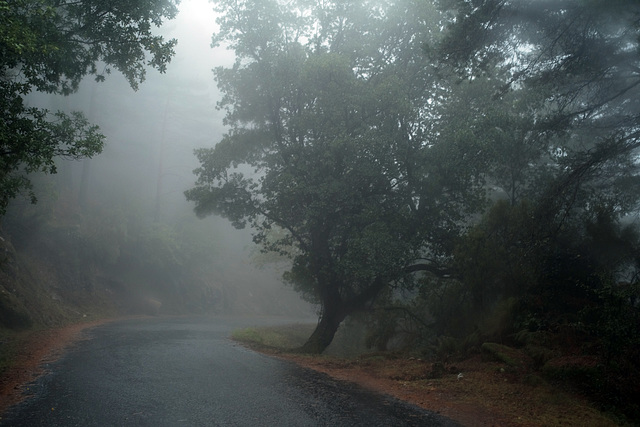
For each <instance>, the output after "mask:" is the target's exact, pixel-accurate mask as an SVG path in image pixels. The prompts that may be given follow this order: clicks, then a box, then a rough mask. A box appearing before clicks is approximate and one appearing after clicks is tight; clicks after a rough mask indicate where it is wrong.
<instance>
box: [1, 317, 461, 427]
mask: <svg viewBox="0 0 640 427" xmlns="http://www.w3.org/2000/svg"><path fill="white" fill-rule="evenodd" d="M246 324H247V321H246V320H245V321H241V320H234V319H225V318H188V319H187V318H177V319H176V318H157V319H142V320H127V321H122V322H116V323H111V324H107V325H103V326H100V327H97V328H95V329H93V330H91V331H90V332H89V333H88V335H89V339H88V340H84V341H79V342H78V343H77V344H75V345H74V346H73V347H72V348H71V349H70V350H69V351H68V352H67V353H66V355H65V356H63V357H62V358H61V359H60V360H58V361H57V362H55V363H52V364H50V365H49V366H47V370H48V371H49V373H48V374H46V375H44V376H42V377H40V378H39V379H38V380H37V381H36V382H34V383H33V384H31V385H30V386H29V393H31V394H33V396H31V397H30V398H29V399H27V400H25V401H24V402H23V403H21V404H19V405H17V406H15V407H13V408H11V409H10V410H9V411H8V413H6V414H5V415H4V417H3V419H2V421H1V422H0V425H1V426H29V427H34V426H47V427H53V426H83V427H85V426H154V427H155V426H367V427H373V426H394V427H395V426H453V425H456V424H455V423H453V422H451V421H448V420H446V419H444V418H442V417H440V416H438V415H435V414H432V413H429V412H426V411H423V410H421V409H419V408H417V407H415V406H411V405H408V404H405V403H403V402H400V401H398V400H395V399H393V398H390V397H386V396H382V395H378V394H374V393H372V392H369V391H366V390H363V389H361V388H359V387H357V386H354V385H351V384H349V383H344V382H340V381H336V380H333V379H331V378H330V377H328V376H326V375H324V374H320V373H316V372H314V371H310V370H307V369H303V368H300V367H298V366H297V365H295V364H293V363H290V362H286V361H282V360H278V359H274V358H271V357H268V356H265V355H262V354H259V353H255V352H253V351H250V350H247V349H245V348H243V347H242V346H239V345H237V344H235V343H234V342H232V341H230V340H229V339H228V336H229V334H230V332H231V331H232V330H233V329H234V328H238V327H241V326H244V325H246ZM253 324H256V322H255V321H254V322H253Z"/></svg>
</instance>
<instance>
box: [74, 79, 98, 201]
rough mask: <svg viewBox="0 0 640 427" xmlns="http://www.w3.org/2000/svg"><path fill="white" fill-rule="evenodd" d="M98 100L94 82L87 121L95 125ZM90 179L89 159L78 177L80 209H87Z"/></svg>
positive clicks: (96, 87) (83, 162)
mask: <svg viewBox="0 0 640 427" xmlns="http://www.w3.org/2000/svg"><path fill="white" fill-rule="evenodd" d="M97 98H98V83H97V82H94V83H93V87H92V88H91V98H90V100H89V116H88V117H87V119H88V120H89V122H90V123H95V118H96V100H97ZM90 179H91V159H84V160H83V161H82V175H81V176H80V189H79V190H78V204H79V205H80V207H82V208H86V207H87V201H88V198H89V181H90Z"/></svg>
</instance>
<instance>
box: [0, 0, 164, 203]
mask: <svg viewBox="0 0 640 427" xmlns="http://www.w3.org/2000/svg"><path fill="white" fill-rule="evenodd" d="M176 5H177V2H176V1H174V0H137V1H129V2H115V3H114V2H106V1H100V0H97V1H92V0H88V1H53V0H12V1H0V108H1V111H2V119H1V122H0V154H1V156H0V213H2V212H4V210H5V208H6V206H7V203H8V201H9V200H10V199H11V198H13V197H15V196H16V195H17V194H19V193H20V192H21V191H24V190H29V189H30V182H29V179H28V178H27V175H28V174H29V173H31V172H34V171H44V172H49V173H54V172H55V170H56V168H55V164H54V158H56V157H66V158H74V159H78V158H84V157H91V156H93V155H95V154H97V153H99V152H100V151H101V149H102V145H103V143H104V137H103V136H102V135H101V134H100V132H99V130H98V128H97V127H96V126H93V125H91V124H90V123H89V122H88V121H87V120H86V119H85V118H84V116H83V115H82V114H81V113H73V114H71V115H69V114H65V113H62V112H49V111H47V110H45V109H41V108H36V107H30V106H29V105H28V104H27V103H26V102H25V99H24V97H25V96H26V95H28V94H29V93H32V92H43V93H55V94H62V95H68V94H70V93H73V92H74V91H76V90H77V89H78V85H79V83H80V81H81V80H82V79H83V78H84V77H85V76H87V75H93V76H95V78H96V80H98V81H102V80H104V78H105V75H107V74H109V73H110V72H111V69H112V68H113V69H116V70H118V71H119V72H121V73H122V74H123V75H124V76H125V77H126V78H127V80H128V81H129V84H130V85H131V87H132V88H133V89H137V87H138V84H139V83H140V82H142V81H143V80H144V77H145V73H146V67H147V66H151V67H153V68H156V69H157V70H159V71H160V72H164V71H165V69H166V65H167V63H168V62H169V61H170V60H171V57H172V56H173V54H174V51H173V48H174V46H175V45H176V43H177V42H176V40H169V41H165V40H164V39H163V38H162V37H161V36H158V35H154V34H153V27H154V26H159V25H161V24H162V22H163V20H164V19H171V18H173V17H174V16H175V15H176V13H177V7H176ZM30 194H31V197H32V199H33V200H35V195H34V194H33V192H30Z"/></svg>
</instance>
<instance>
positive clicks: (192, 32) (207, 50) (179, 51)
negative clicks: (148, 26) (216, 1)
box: [162, 0, 233, 81]
mask: <svg viewBox="0 0 640 427" xmlns="http://www.w3.org/2000/svg"><path fill="white" fill-rule="evenodd" d="M179 10H180V13H179V14H178V16H177V17H176V19H174V20H173V21H168V22H165V24H164V25H163V28H164V29H163V30H162V33H163V34H164V35H165V37H166V38H177V39H178V46H177V47H176V57H175V58H174V59H173V60H172V64H171V65H170V69H169V70H168V72H171V68H173V65H174V63H175V67H176V68H178V70H179V71H178V74H183V73H189V74H190V75H191V76H192V77H194V78H195V77H197V78H201V79H207V80H210V81H212V80H213V74H212V73H211V69H212V68H214V67H215V66H218V65H228V66H230V65H231V64H232V63H233V53H232V52H230V51H228V50H226V49H224V48H216V49H212V48H211V35H212V34H213V33H214V31H216V28H217V26H216V24H215V14H214V12H213V7H212V4H211V3H210V2H209V1H208V0H182V1H181V2H180V5H179Z"/></svg>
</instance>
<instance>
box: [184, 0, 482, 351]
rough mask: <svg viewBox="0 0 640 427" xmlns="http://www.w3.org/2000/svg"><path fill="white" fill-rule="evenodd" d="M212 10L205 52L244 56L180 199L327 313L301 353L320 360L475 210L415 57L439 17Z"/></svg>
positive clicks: (349, 5) (404, 4) (461, 162)
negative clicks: (248, 234) (260, 252)
mask: <svg viewBox="0 0 640 427" xmlns="http://www.w3.org/2000/svg"><path fill="white" fill-rule="evenodd" d="M216 7H217V10H218V12H219V13H221V18H220V19H219V20H218V23H219V24H220V32H219V33H218V34H216V35H215V36H214V43H219V42H223V41H224V42H227V43H228V44H229V46H230V47H231V48H233V49H234V50H235V52H236V55H237V61H236V63H235V64H234V66H233V67H231V68H218V69H216V70H215V75H216V79H217V81H218V86H219V88H220V89H221V90H222V92H223V94H224V97H223V100H222V101H221V102H220V104H219V106H220V107H221V108H225V109H226V111H227V116H226V124H227V125H229V126H230V131H229V132H228V134H226V135H225V136H224V138H223V139H222V141H220V142H219V143H218V144H217V145H216V146H215V147H214V148H210V149H200V150H198V151H197V153H196V154H197V156H198V159H199V160H200V162H201V167H200V168H199V169H198V170H197V171H196V173H197V175H198V181H197V183H196V187H195V188H193V189H191V190H189V191H188V192H187V193H186V194H187V198H188V199H189V200H192V201H195V202H196V213H197V214H198V215H201V216H204V215H209V214H219V215H222V216H225V217H227V218H229V219H230V220H231V221H232V222H233V224H234V225H235V226H237V227H244V226H245V225H247V224H249V225H250V226H251V227H253V229H254V230H255V234H254V240H255V241H256V242H257V243H259V244H261V245H262V247H263V248H264V250H266V251H276V252H279V253H281V254H284V255H287V256H289V257H290V258H291V260H292V267H291V269H290V270H289V271H288V272H287V273H286V274H285V278H286V279H288V280H289V281H290V282H291V283H293V285H294V286H295V287H296V288H297V289H298V290H300V291H301V292H304V293H305V294H306V295H307V296H311V297H312V298H314V300H315V301H317V302H318V303H319V304H320V308H321V311H320V320H319V323H318V326H317V328H316V330H315V331H314V333H313V334H312V336H311V337H310V338H309V340H308V341H307V343H306V344H305V345H304V346H303V347H302V349H301V350H302V351H305V352H322V351H323V350H324V349H325V348H326V347H327V345H329V344H330V343H331V340H332V339H333V336H334V334H335V332H336V330H337V328H338V326H339V325H340V323H341V322H342V321H343V320H344V319H345V317H346V316H348V315H349V314H351V313H353V312H356V311H358V310H362V309H364V308H365V307H367V305H368V304H370V303H371V302H372V301H373V300H374V299H375V298H376V296H378V295H379V293H380V292H381V291H382V290H384V289H387V288H388V287H389V286H393V285H397V284H398V283H399V282H400V281H401V280H403V279H406V278H407V275H408V274H409V273H411V272H414V271H417V270H419V269H424V268H433V269H435V268H437V263H435V264H434V261H437V259H438V258H439V255H440V254H441V253H442V249H443V247H444V246H446V244H447V242H450V241H451V240H450V236H451V235H454V234H455V233H456V232H457V230H458V229H459V227H460V225H461V220H462V219H463V218H464V216H465V215H466V213H467V212H468V208H469V207H470V206H471V205H472V204H473V203H472V202H474V201H476V199H475V198H473V197H471V196H472V194H473V190H474V189H476V187H475V185H474V184H475V183H476V182H475V181H474V172H475V169H474V168H473V167H472V165H473V159H470V157H472V156H468V155H467V151H468V150H467V149H466V148H463V145H465V144H466V143H467V142H469V141H466V140H459V141H457V142H456V143H453V144H449V145H447V146H446V147H445V146H441V145H438V144H436V140H435V138H436V136H437V132H436V131H435V130H434V123H436V122H437V119H438V111H437V106H439V105H440V103H441V100H442V97H443V96H445V94H446V92H447V89H446V87H445V85H444V84H441V83H439V82H438V80H437V79H436V76H435V75H434V68H433V67H432V66H431V65H430V63H429V61H428V58H427V57H426V56H425V55H424V53H423V52H422V44H423V42H425V41H433V39H434V37H435V35H434V34H433V30H434V29H436V28H437V27H438V19H439V17H438V15H437V13H436V11H435V10H434V8H433V7H432V6H431V5H430V3H428V2H422V1H413V0H396V1H383V2H381V1H346V2H345V1H333V2H332V1H329V2H305V1H286V2H284V1H252V0H247V1H235V0H234V1H226V0H225V1H219V2H216ZM276 228H277V229H281V230H284V233H280V232H278V233H274V232H273V230H274V229H276ZM427 258H428V261H429V262H427ZM422 261H424V262H422Z"/></svg>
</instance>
